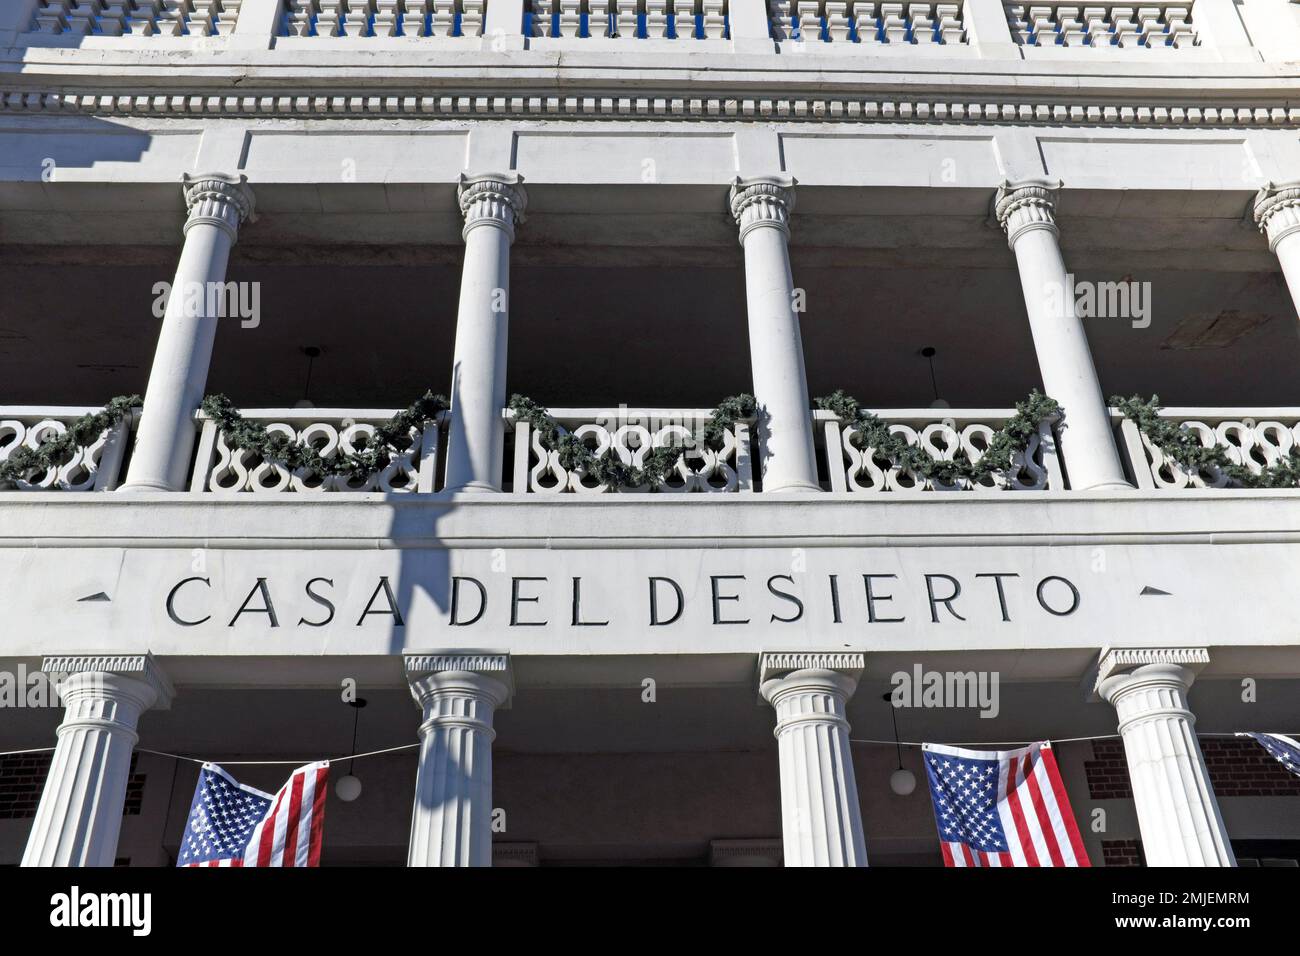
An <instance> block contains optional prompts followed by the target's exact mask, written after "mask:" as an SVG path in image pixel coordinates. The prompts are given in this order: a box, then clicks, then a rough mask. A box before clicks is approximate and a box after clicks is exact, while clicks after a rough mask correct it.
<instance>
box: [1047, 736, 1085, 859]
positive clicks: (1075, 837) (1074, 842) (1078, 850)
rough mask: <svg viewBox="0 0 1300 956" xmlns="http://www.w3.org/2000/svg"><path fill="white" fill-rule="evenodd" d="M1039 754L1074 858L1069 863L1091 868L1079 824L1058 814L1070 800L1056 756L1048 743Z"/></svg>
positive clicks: (1058, 817)
mask: <svg viewBox="0 0 1300 956" xmlns="http://www.w3.org/2000/svg"><path fill="white" fill-rule="evenodd" d="M1040 753H1041V754H1042V760H1043V768H1044V773H1045V775H1046V777H1047V780H1048V783H1049V784H1050V785H1051V788H1052V797H1053V798H1054V801H1055V805H1056V810H1057V819H1059V820H1060V821H1061V825H1062V827H1063V828H1064V830H1065V835H1066V837H1067V838H1068V839H1069V841H1070V852H1071V854H1072V855H1073V856H1074V859H1073V860H1072V861H1071V862H1073V864H1074V865H1075V866H1091V863H1090V862H1089V860H1088V851H1087V850H1085V849H1084V848H1083V836H1082V835H1081V834H1080V833H1079V824H1078V823H1077V822H1076V821H1075V819H1074V814H1073V813H1061V812H1060V809H1061V807H1068V806H1069V805H1070V798H1069V797H1068V796H1066V794H1065V782H1064V781H1062V780H1061V768H1060V767H1058V766H1057V765H1056V754H1055V753H1054V752H1053V751H1052V745H1051V744H1050V743H1048V744H1046V745H1044V747H1043V749H1042V750H1041V751H1040Z"/></svg>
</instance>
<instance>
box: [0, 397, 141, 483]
mask: <svg viewBox="0 0 1300 956" xmlns="http://www.w3.org/2000/svg"><path fill="white" fill-rule="evenodd" d="M97 411H99V409H98V408H70V407H35V406H0V461H5V460H7V459H8V458H9V456H10V455H11V454H13V453H14V452H15V451H16V450H17V449H19V448H22V447H26V448H30V449H32V450H33V451H35V450H36V449H37V448H39V447H40V446H41V445H43V444H45V443H46V442H48V441H49V440H50V439H52V438H57V437H58V436H59V435H62V434H63V433H64V432H65V431H66V430H67V423H68V422H71V421H73V420H74V419H77V418H80V417H81V416H82V415H88V414H94V413H95V412H97ZM130 430H131V422H130V421H128V420H125V419H124V420H123V421H121V422H119V423H118V424H117V425H116V426H114V427H113V428H109V429H106V430H105V431H104V432H103V433H102V434H101V435H100V436H99V438H98V439H96V441H95V442H94V443H93V444H91V445H88V446H86V447H85V448H81V449H78V450H77V452H76V453H75V454H74V455H73V456H72V458H71V459H70V460H69V461H68V462H67V463H66V464H63V465H60V466H59V467H58V468H51V469H48V470H47V471H45V472H39V473H34V474H31V475H28V476H27V477H25V478H23V479H20V480H18V481H16V482H4V481H0V491H112V490H113V489H114V488H116V487H117V485H118V481H119V480H120V479H121V477H122V458H123V456H124V454H125V453H126V447H127V444H128V439H129V434H130Z"/></svg>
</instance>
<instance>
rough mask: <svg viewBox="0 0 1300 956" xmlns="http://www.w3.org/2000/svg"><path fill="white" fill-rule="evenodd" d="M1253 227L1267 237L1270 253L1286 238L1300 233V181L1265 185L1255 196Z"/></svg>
mask: <svg viewBox="0 0 1300 956" xmlns="http://www.w3.org/2000/svg"><path fill="white" fill-rule="evenodd" d="M1255 225H1256V226H1258V227H1259V231H1260V232H1262V233H1264V234H1265V235H1266V236H1268V248H1269V251H1271V252H1276V251H1277V244H1278V243H1279V242H1281V241H1282V240H1283V239H1285V238H1286V237H1287V236H1290V235H1293V234H1295V233H1297V232H1300V180H1293V181H1291V182H1289V183H1281V184H1274V183H1265V184H1264V186H1263V187H1261V188H1260V190H1259V192H1258V193H1256V194H1255Z"/></svg>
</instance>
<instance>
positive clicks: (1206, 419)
mask: <svg viewBox="0 0 1300 956" xmlns="http://www.w3.org/2000/svg"><path fill="white" fill-rule="evenodd" d="M1112 416H1113V417H1114V418H1115V419H1116V420H1117V421H1120V434H1121V435H1122V436H1123V444H1124V452H1125V454H1126V455H1127V457H1128V464H1129V468H1130V470H1131V471H1132V473H1133V477H1134V479H1135V480H1136V482H1137V486H1138V488H1139V489H1143V490H1163V489H1179V488H1229V487H1239V485H1238V484H1237V483H1236V482H1233V481H1231V480H1230V479H1229V478H1228V476H1227V475H1225V474H1224V473H1223V471H1222V469H1220V468H1218V467H1215V466H1210V467H1207V468H1204V469H1202V470H1200V471H1199V472H1196V473H1191V472H1188V471H1187V470H1186V469H1184V468H1182V467H1181V466H1180V465H1178V464H1177V463H1175V462H1173V461H1170V460H1169V459H1168V458H1167V457H1166V456H1165V455H1164V454H1163V453H1162V452H1161V451H1160V449H1158V448H1156V447H1155V446H1154V445H1153V444H1152V443H1151V441H1150V439H1148V438H1147V437H1146V435H1144V434H1143V433H1142V432H1141V431H1139V429H1138V427H1137V425H1135V424H1134V423H1133V422H1131V421H1129V420H1128V419H1123V418H1121V417H1120V415H1119V413H1118V412H1115V411H1112ZM1160 417H1161V418H1165V419H1169V420H1170V421H1175V422H1177V423H1178V424H1180V425H1182V426H1183V427H1184V428H1186V429H1187V430H1188V431H1189V432H1191V433H1192V434H1193V435H1195V436H1196V438H1197V439H1198V440H1199V441H1200V443H1201V444H1202V445H1204V446H1205V447H1207V448H1209V447H1211V446H1214V445H1218V446H1220V447H1221V448H1223V450H1224V451H1225V452H1226V453H1227V456H1228V458H1229V460H1231V461H1232V462H1233V463H1234V464H1237V465H1245V466H1246V467H1247V468H1249V469H1250V471H1251V472H1253V473H1254V474H1259V473H1260V472H1261V471H1263V470H1264V469H1265V468H1267V467H1268V466H1269V465H1271V464H1273V463H1274V462H1275V461H1278V460H1279V459H1281V458H1283V457H1285V456H1287V455H1288V454H1290V452H1291V449H1292V448H1293V447H1295V446H1296V445H1300V408H1257V409H1249V408H1166V409H1162V410H1161V412H1160Z"/></svg>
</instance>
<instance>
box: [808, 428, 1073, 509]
mask: <svg viewBox="0 0 1300 956" xmlns="http://www.w3.org/2000/svg"><path fill="white" fill-rule="evenodd" d="M877 414H878V415H879V416H880V418H881V419H882V420H883V421H886V422H888V423H889V425H890V430H891V431H892V432H893V433H894V434H895V435H901V436H902V437H903V438H904V439H906V440H907V443H908V444H909V445H919V446H921V447H922V448H924V449H925V450H926V451H928V452H929V453H930V455H931V456H932V457H934V458H936V459H938V460H940V461H952V460H953V458H954V457H955V455H956V453H957V452H958V451H960V450H964V451H965V453H966V456H967V458H969V459H970V460H971V461H979V459H980V457H981V456H982V455H983V454H984V450H985V449H986V448H987V447H988V443H989V439H990V438H991V437H992V435H993V433H994V432H996V431H997V430H998V428H1000V427H1001V426H1002V423H1003V422H1005V421H1006V420H1007V419H1008V418H1010V417H1011V416H1012V415H1014V414H1015V411H1014V410H1013V409H973V410H955V409H943V410H936V409H932V408H931V409H901V410H897V411H892V410H883V411H879V412H877ZM813 419H814V421H815V422H816V423H817V424H818V425H820V426H821V432H822V439H823V443H824V444H823V451H824V454H825V468H826V471H827V473H828V475H829V476H830V485H831V491H841V492H854V493H876V492H890V493H896V494H912V493H917V492H925V491H977V492H979V491H988V492H996V491H1043V490H1045V489H1050V490H1054V491H1059V490H1061V489H1063V488H1064V487H1065V481H1064V478H1063V476H1062V473H1061V464H1060V460H1059V459H1058V457H1057V454H1056V440H1055V438H1054V436H1053V433H1052V426H1051V424H1050V423H1049V422H1043V423H1042V424H1041V425H1040V426H1039V429H1038V435H1037V436H1035V437H1034V438H1033V439H1031V440H1030V442H1029V446H1028V447H1027V448H1026V449H1025V451H1024V453H1023V454H1020V455H1017V456H1016V458H1015V459H1014V466H1015V467H1014V468H1013V470H1012V471H1010V472H1008V473H1005V474H1001V473H994V475H993V476H992V477H991V478H990V480H989V481H988V482H987V483H985V484H972V483H971V482H969V481H959V482H956V483H954V484H944V483H941V482H938V481H931V480H927V479H925V478H923V477H921V476H920V475H917V474H914V473H913V472H911V471H908V470H904V469H901V468H899V467H898V466H897V465H895V464H893V463H891V462H889V461H885V460H882V459H880V458H879V457H877V456H876V454H875V449H873V448H864V447H861V434H860V432H859V431H858V429H857V427H856V426H853V425H848V426H845V425H841V424H840V422H839V421H838V419H836V418H835V416H834V415H832V414H831V413H830V412H823V411H818V412H814V413H813Z"/></svg>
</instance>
